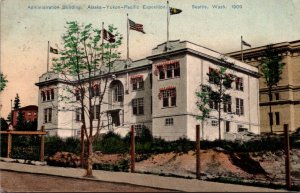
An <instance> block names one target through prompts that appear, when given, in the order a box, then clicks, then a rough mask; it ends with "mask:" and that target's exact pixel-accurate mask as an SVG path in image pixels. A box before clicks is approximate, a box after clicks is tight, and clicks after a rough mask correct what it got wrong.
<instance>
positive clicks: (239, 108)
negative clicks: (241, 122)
mask: <svg viewBox="0 0 300 193" xmlns="http://www.w3.org/2000/svg"><path fill="white" fill-rule="evenodd" d="M231 105H232V102H231V96H228V97H227V100H226V101H224V102H223V111H224V112H225V113H231V112H232V109H231ZM235 105H236V108H235V110H236V111H235V114H237V115H244V100H243V99H240V98H236V99H235ZM209 108H211V109H215V110H218V109H219V107H218V103H217V102H216V101H213V100H210V101H209Z"/></svg>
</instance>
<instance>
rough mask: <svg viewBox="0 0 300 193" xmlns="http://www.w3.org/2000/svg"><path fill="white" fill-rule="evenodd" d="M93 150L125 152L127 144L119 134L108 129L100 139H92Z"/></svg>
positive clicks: (127, 148)
mask: <svg viewBox="0 0 300 193" xmlns="http://www.w3.org/2000/svg"><path fill="white" fill-rule="evenodd" d="M93 150H94V151H101V152H102V153H127V152H128V151H129V144H128V143H127V144H126V143H125V142H124V140H123V139H122V137H121V136H120V135H118V134H116V133H114V132H112V131H110V132H108V133H107V134H105V135H104V136H103V137H102V139H100V138H98V139H96V140H95V141H94V144H93Z"/></svg>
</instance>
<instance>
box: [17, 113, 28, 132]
mask: <svg viewBox="0 0 300 193" xmlns="http://www.w3.org/2000/svg"><path fill="white" fill-rule="evenodd" d="M16 130H17V131H26V130H27V122H26V120H25V116H24V113H22V112H21V111H19V112H18V117H17V123H16Z"/></svg>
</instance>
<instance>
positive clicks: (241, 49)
mask: <svg viewBox="0 0 300 193" xmlns="http://www.w3.org/2000/svg"><path fill="white" fill-rule="evenodd" d="M241 54H242V62H244V55H243V36H241Z"/></svg>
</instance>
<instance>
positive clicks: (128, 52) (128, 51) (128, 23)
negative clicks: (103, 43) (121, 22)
mask: <svg viewBox="0 0 300 193" xmlns="http://www.w3.org/2000/svg"><path fill="white" fill-rule="evenodd" d="M128 19H129V18H128V13H127V60H129V21H128Z"/></svg>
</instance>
